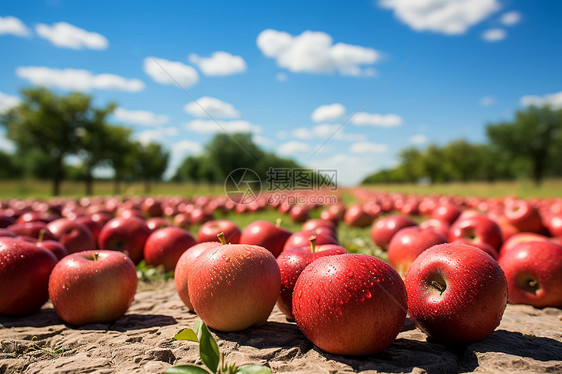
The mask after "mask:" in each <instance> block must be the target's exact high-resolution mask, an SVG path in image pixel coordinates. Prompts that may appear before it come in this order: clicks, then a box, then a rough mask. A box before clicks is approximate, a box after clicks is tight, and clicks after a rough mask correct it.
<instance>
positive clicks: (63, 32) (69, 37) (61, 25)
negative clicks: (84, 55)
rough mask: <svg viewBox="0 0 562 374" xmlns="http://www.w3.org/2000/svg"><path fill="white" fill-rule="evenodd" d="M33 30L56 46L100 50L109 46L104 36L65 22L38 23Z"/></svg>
mask: <svg viewBox="0 0 562 374" xmlns="http://www.w3.org/2000/svg"><path fill="white" fill-rule="evenodd" d="M35 32H37V35H39V36H40V37H42V38H43V39H47V40H48V41H50V42H51V43H53V44H54V45H55V46H57V47H63V48H72V49H82V48H89V49H100V50H101V49H106V48H107V47H108V46H109V42H108V41H107V39H106V38H105V36H103V35H101V34H98V33H97V32H91V31H86V30H83V29H81V28H79V27H76V26H74V25H71V24H69V23H66V22H57V23H55V24H53V25H52V26H49V25H46V24H44V23H39V24H37V25H36V26H35Z"/></svg>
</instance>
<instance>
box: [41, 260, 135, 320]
mask: <svg viewBox="0 0 562 374" xmlns="http://www.w3.org/2000/svg"><path fill="white" fill-rule="evenodd" d="M137 283H138V280H137V272H136V269H135V265H134V264H133V262H132V261H131V259H130V258H129V257H127V256H126V255H125V254H123V253H121V252H117V251H104V250H99V251H97V250H94V251H84V252H77V253H73V254H70V255H68V256H66V257H65V258H63V259H62V260H60V261H59V262H58V264H57V265H56V266H55V268H54V269H53V272H52V273H51V278H50V279H49V296H50V298H51V301H52V302H53V307H54V308H55V312H56V313H57V315H58V316H59V317H60V318H61V319H62V320H63V321H65V322H66V323H68V324H71V325H74V326H82V325H86V324H90V323H106V322H112V321H115V320H116V319H118V318H120V317H122V316H123V315H124V314H125V313H126V312H127V309H129V306H130V305H131V303H132V302H133V299H134V297H135V293H136V290H137Z"/></svg>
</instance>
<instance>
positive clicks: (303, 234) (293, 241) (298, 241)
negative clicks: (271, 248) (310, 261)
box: [283, 228, 339, 252]
mask: <svg viewBox="0 0 562 374" xmlns="http://www.w3.org/2000/svg"><path fill="white" fill-rule="evenodd" d="M321 229H322V228H317V229H316V230H314V231H300V232H295V233H294V234H292V235H291V236H290V237H289V238H288V239H287V241H286V242H285V245H284V246H283V252H287V251H289V250H291V249H293V248H299V247H307V246H308V245H309V243H310V237H311V236H314V237H316V245H323V244H339V243H338V239H336V238H335V237H334V236H333V234H332V232H331V231H330V230H329V229H324V230H321Z"/></svg>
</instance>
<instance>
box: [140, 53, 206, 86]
mask: <svg viewBox="0 0 562 374" xmlns="http://www.w3.org/2000/svg"><path fill="white" fill-rule="evenodd" d="M144 72H145V73H146V74H148V75H150V77H151V78H152V79H153V80H154V81H155V82H158V83H162V84H174V85H175V84H178V83H179V84H180V85H182V86H184V87H191V86H193V85H195V84H196V83H197V82H198V81H199V74H197V70H195V69H194V68H193V67H192V66H188V65H185V64H183V63H181V62H178V61H169V60H165V59H163V58H156V57H146V58H145V59H144ZM176 82H177V83H176Z"/></svg>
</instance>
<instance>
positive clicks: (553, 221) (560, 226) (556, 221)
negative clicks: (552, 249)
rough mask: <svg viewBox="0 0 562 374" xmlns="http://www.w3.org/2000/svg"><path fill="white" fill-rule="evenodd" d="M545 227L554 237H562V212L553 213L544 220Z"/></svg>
mask: <svg viewBox="0 0 562 374" xmlns="http://www.w3.org/2000/svg"><path fill="white" fill-rule="evenodd" d="M544 225H545V226H546V228H547V229H548V232H549V233H550V235H552V236H562V212H557V213H552V214H550V215H548V216H547V217H546V218H545V220H544Z"/></svg>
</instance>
